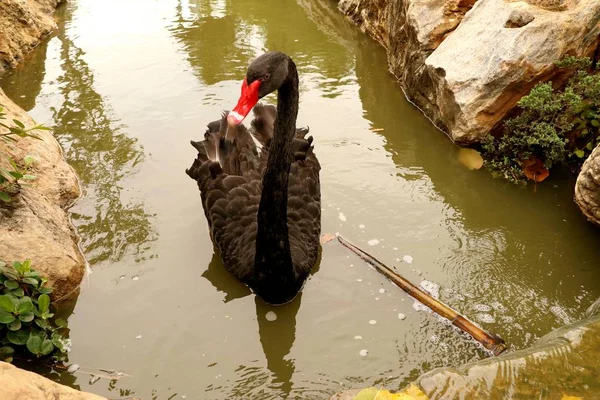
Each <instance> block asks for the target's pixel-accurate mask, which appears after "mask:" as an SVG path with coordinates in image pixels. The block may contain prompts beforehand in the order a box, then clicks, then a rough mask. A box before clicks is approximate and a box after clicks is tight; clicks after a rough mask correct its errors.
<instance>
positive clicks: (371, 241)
mask: <svg viewBox="0 0 600 400" xmlns="http://www.w3.org/2000/svg"><path fill="white" fill-rule="evenodd" d="M367 243H368V244H369V246H375V245H376V244H379V240H377V239H371V240H369V241H368V242H367Z"/></svg>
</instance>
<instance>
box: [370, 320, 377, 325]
mask: <svg viewBox="0 0 600 400" xmlns="http://www.w3.org/2000/svg"><path fill="white" fill-rule="evenodd" d="M376 323H377V321H375V320H374V319H372V320H370V321H369V325H375V324H376Z"/></svg>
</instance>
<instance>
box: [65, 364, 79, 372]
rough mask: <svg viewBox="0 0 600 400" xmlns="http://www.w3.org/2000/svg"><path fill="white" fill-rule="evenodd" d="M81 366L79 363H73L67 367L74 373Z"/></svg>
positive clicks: (68, 370)
mask: <svg viewBox="0 0 600 400" xmlns="http://www.w3.org/2000/svg"><path fill="white" fill-rule="evenodd" d="M79 368H81V367H80V366H79V364H71V365H69V368H67V372H69V373H71V374H72V373H73V372H76V371H77V370H78V369H79Z"/></svg>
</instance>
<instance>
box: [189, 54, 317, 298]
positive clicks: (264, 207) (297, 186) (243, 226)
mask: <svg viewBox="0 0 600 400" xmlns="http://www.w3.org/2000/svg"><path fill="white" fill-rule="evenodd" d="M275 90H277V91H278V97H277V109H275V107H273V106H270V105H263V104H257V103H258V100H259V99H260V98H262V97H264V96H266V95H267V94H269V93H271V92H273V91H275ZM298 96H299V93H298V72H297V70H296V65H295V64H294V62H293V61H292V59H291V58H290V57H289V56H287V55H286V54H284V53H281V52H268V53H265V54H263V55H261V56H260V57H258V58H257V59H256V60H254V61H253V62H252V63H251V64H250V66H249V67H248V71H247V73H246V78H245V79H244V82H243V84H242V93H241V96H240V99H239V101H238V103H237V106H236V107H235V108H234V109H233V110H232V111H231V112H230V113H229V114H227V113H224V114H223V115H222V118H221V119H220V120H218V121H214V122H211V123H210V124H208V129H207V131H206V133H205V135H204V140H203V141H201V142H194V141H192V142H191V143H192V145H193V146H194V147H195V148H196V150H198V156H197V158H196V159H195V160H194V163H193V164H192V166H191V167H190V168H188V169H187V170H186V173H187V174H188V175H189V176H190V177H191V178H192V179H194V180H195V181H197V183H198V187H199V189H200V194H201V198H202V206H203V208H204V214H205V216H206V218H207V220H208V225H209V230H210V235H211V238H212V240H213V241H214V243H215V244H216V246H217V248H218V249H219V252H220V254H221V257H222V259H223V263H224V265H225V267H226V268H227V270H229V272H231V273H232V274H233V275H234V276H235V277H236V278H237V279H239V280H240V281H242V282H243V283H245V284H246V285H247V286H248V287H250V289H252V291H253V292H254V293H255V294H257V295H258V296H259V297H260V298H262V299H263V300H264V301H265V302H267V303H270V304H284V303H287V302H289V301H291V300H292V299H294V297H295V296H296V295H297V294H298V293H299V292H300V290H301V289H302V286H303V285H304V282H305V280H306V278H307V277H308V275H309V273H310V271H311V269H312V268H313V266H314V265H315V263H316V261H317V257H318V252H319V236H320V233H321V193H320V183H319V170H320V168H321V167H320V165H319V161H318V160H317V157H316V156H315V154H314V152H313V146H312V141H313V138H312V137H311V136H309V137H306V134H307V133H308V129H307V128H306V129H304V128H298V129H296V117H297V115H298ZM250 110H253V111H254V120H253V121H252V123H251V129H250V130H249V131H248V130H247V129H246V128H245V127H244V125H243V124H242V123H241V122H242V121H243V120H244V118H245V117H246V116H247V115H248V114H249V113H250ZM251 135H252V136H254V138H255V139H256V140H257V141H258V142H259V143H260V144H261V145H262V148H261V151H260V155H259V152H258V150H257V146H256V144H255V142H254V140H253V139H252V136H251Z"/></svg>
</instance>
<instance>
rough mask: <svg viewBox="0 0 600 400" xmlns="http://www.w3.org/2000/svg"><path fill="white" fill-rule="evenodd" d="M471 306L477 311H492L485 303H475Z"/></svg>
mask: <svg viewBox="0 0 600 400" xmlns="http://www.w3.org/2000/svg"><path fill="white" fill-rule="evenodd" d="M473 308H474V309H475V310H477V311H481V312H489V311H492V307H490V306H488V305H487V304H475V305H474V306H473Z"/></svg>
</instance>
